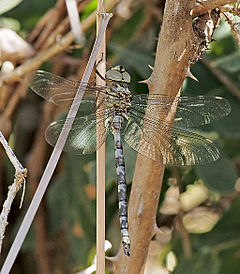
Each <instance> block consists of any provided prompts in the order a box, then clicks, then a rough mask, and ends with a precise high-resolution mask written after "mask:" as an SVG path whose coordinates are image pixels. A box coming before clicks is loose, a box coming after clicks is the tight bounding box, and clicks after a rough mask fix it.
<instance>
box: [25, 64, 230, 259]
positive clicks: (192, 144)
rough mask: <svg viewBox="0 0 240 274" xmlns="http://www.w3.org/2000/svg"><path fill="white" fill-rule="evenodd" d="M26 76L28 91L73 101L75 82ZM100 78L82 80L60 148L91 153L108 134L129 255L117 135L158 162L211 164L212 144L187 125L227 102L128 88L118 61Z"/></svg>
mask: <svg viewBox="0 0 240 274" xmlns="http://www.w3.org/2000/svg"><path fill="white" fill-rule="evenodd" d="M31 77H32V80H31V84H30V86H31V88H32V90H33V91H34V92H35V93H37V94H38V95H40V96H41V97H43V98H44V99H46V100H48V101H50V102H52V103H54V104H56V105H64V104H70V103H72V101H73V99H74V96H75V95H76V92H77V90H78V88H79V82H75V81H72V80H68V79H65V78H62V77H60V76H57V75H54V74H52V73H50V72H46V71H37V72H35V73H34V74H33V75H32V76H31ZM105 80H106V85H105V86H100V85H97V84H96V83H95V82H93V83H85V84H84V85H85V88H86V89H85V94H84V97H83V99H82V101H81V105H80V109H79V112H78V114H77V117H76V118H75V119H74V121H73V124H72V127H71V130H70V133H69V136H68V139H67V141H66V144H65V146H64V151H67V152H71V153H74V154H88V153H92V152H94V151H96V150H97V149H98V148H99V147H101V145H102V144H103V143H104V142H105V140H106V137H107V136H108V134H109V132H111V133H112V134H113V136H114V146H115V166H116V175H117V176H116V177H117V184H118V206H119V219H120V230H121V241H122V244H123V251H124V254H125V255H127V256H130V236H129V232H128V214H127V210H128V205H127V184H126V169H125V160H124V154H123V145H122V138H123V139H124V140H125V142H126V143H127V144H128V145H129V146H130V147H132V148H133V149H134V150H135V151H137V152H139V153H140V154H142V155H143V156H145V157H147V158H148V159H151V160H153V161H157V162H158V163H160V164H172V165H177V166H189V165H196V164H205V163H211V162H213V161H216V160H217V159H218V158H219V151H218V149H217V147H216V146H215V144H214V143H213V142H212V141H210V140H208V139H207V138H205V137H203V136H201V135H199V134H197V133H195V132H192V131H189V130H187V129H186V128H193V127H197V126H201V125H205V124H209V123H211V122H213V121H215V120H218V119H220V118H223V117H225V116H227V115H228V114H229V113H230V111H231V107H230V105H229V103H228V101H227V100H226V99H224V98H222V97H218V96H197V97H188V96H183V97H174V96H167V95H163V94H140V95H133V94H132V93H131V91H130V89H129V84H130V81H131V77H130V74H129V73H128V72H127V71H126V70H125V68H124V67H123V66H121V65H118V66H115V67H111V68H110V69H109V70H108V71H107V72H106V75H105ZM168 113H172V114H175V115H174V117H175V118H174V121H171V120H169V119H168V117H167V114H168ZM68 119H71V118H68ZM65 120H66V119H62V120H57V121H55V122H53V123H51V124H50V125H49V126H48V127H47V129H46V131H45V137H46V140H47V142H48V143H49V144H50V145H52V146H54V145H55V144H56V142H57V139H58V137H59V134H60V132H61V130H62V128H63V125H64V123H65ZM97 127H98V132H100V134H98V135H97V130H96V128H97ZM99 128H100V131H99Z"/></svg>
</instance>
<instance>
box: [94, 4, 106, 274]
mask: <svg viewBox="0 0 240 274" xmlns="http://www.w3.org/2000/svg"><path fill="white" fill-rule="evenodd" d="M97 9H98V11H97V15H96V16H97V18H96V22H97V26H96V27H97V33H98V32H99V26H100V20H101V14H105V5H104V1H103V0H98V6H97ZM105 59H106V39H105V36H104V37H103V40H102V43H101V46H100V49H99V51H98V56H97V60H96V63H97V70H98V71H99V73H100V74H101V75H102V76H105V73H106V62H105ZM96 82H97V84H98V85H105V82H104V81H103V80H102V79H101V78H100V77H99V76H98V75H97V74H96ZM103 107H104V106H103ZM103 123H104V122H103ZM103 129H104V124H103V125H102V124H101V125H98V123H97V142H98V140H100V137H101V134H103V132H102V131H103ZM96 157H97V159H96V160H97V170H96V172H97V200H96V206H97V210H96V211H97V214H96V215H97V216H96V225H97V227H96V242H97V243H96V259H97V264H96V273H97V274H101V273H105V251H104V242H105V143H104V144H103V145H102V146H101V147H100V148H99V149H98V150H97V156H96Z"/></svg>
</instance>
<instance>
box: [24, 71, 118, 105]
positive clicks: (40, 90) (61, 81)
mask: <svg viewBox="0 0 240 274" xmlns="http://www.w3.org/2000/svg"><path fill="white" fill-rule="evenodd" d="M28 78H29V82H30V87H31V88H32V90H33V91H34V92H35V93H37V94H38V95H40V96H41V97H43V98H44V99H46V100H48V101H49V102H52V103H54V104H56V105H62V104H68V105H69V104H71V102H72V101H73V99H74V97H75V95H76V92H77V91H78V89H79V87H80V82H75V81H71V80H68V79H65V78H63V77H60V76H57V75H55V74H52V73H50V72H47V71H41V70H38V71H35V72H32V73H30V74H29V76H28ZM82 87H83V88H85V91H84V97H83V101H82V102H81V104H83V103H84V102H85V101H87V102H88V103H89V102H91V103H92V105H94V106H96V105H97V104H96V101H97V102H104V100H105V98H106V97H107V95H106V94H107V93H106V89H107V87H105V86H99V85H96V83H92V84H87V83H83V84H82ZM108 97H109V99H110V100H114V98H115V96H113V95H108ZM98 100H99V101H98ZM98 104H99V103H98Z"/></svg>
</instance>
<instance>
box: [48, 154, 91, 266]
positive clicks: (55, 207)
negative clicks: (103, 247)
mask: <svg viewBox="0 0 240 274" xmlns="http://www.w3.org/2000/svg"><path fill="white" fill-rule="evenodd" d="M91 158H92V157H91V156H73V155H70V154H68V155H66V162H65V165H66V169H65V173H64V174H63V175H62V176H60V177H59V178H58V179H56V180H55V181H54V182H53V183H52V185H51V187H50V189H49V191H48V196H47V198H48V205H49V211H50V216H51V218H50V219H51V223H50V230H51V231H52V233H54V232H57V231H58V230H61V229H63V228H66V230H65V231H66V234H67V238H68V242H69V249H70V258H71V262H72V263H74V264H76V263H83V264H84V263H86V261H87V257H88V253H89V251H90V249H91V248H92V247H93V246H94V245H95V197H91V195H89V192H88V190H87V189H88V187H89V181H88V177H87V174H86V171H85V170H87V167H86V165H87V163H88V162H89V160H90V159H91ZM94 189H95V187H94V186H93V190H94Z"/></svg>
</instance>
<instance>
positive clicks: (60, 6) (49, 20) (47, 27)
mask: <svg viewBox="0 0 240 274" xmlns="http://www.w3.org/2000/svg"><path fill="white" fill-rule="evenodd" d="M65 15H66V6H65V1H64V0H58V1H57V3H56V5H55V7H53V8H52V9H50V10H48V12H47V13H46V14H44V16H43V17H42V18H41V19H40V20H39V22H38V24H37V26H36V27H35V29H34V30H33V31H32V32H31V33H30V35H29V37H28V41H29V42H31V43H32V42H33V41H34V40H35V39H36V42H35V45H34V47H35V48H36V49H40V48H41V47H42V46H43V44H44V42H45V41H46V39H47V38H48V36H49V34H50V33H51V32H52V31H53V30H54V28H55V27H56V26H57V25H58V24H59V22H60V21H61V20H62V18H63V17H64V16H65Z"/></svg>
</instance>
